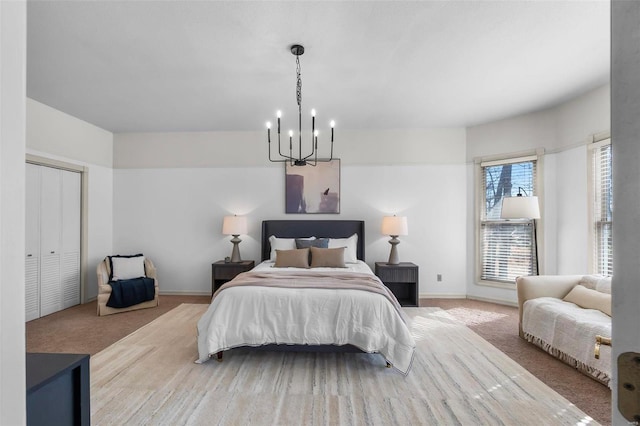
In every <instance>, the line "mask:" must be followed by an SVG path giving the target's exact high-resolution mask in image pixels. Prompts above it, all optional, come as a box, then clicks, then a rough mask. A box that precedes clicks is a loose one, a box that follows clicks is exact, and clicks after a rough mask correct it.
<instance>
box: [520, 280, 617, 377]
mask: <svg viewBox="0 0 640 426" xmlns="http://www.w3.org/2000/svg"><path fill="white" fill-rule="evenodd" d="M516 287H517V293H518V308H519V315H520V320H519V329H520V330H519V333H520V337H522V338H523V339H525V340H527V341H528V342H531V343H533V344H535V345H536V346H538V347H540V348H541V349H543V350H544V351H546V352H548V353H550V354H551V355H553V356H555V357H557V358H559V359H560V360H562V361H564V362H566V363H567V364H569V365H571V366H573V367H575V368H577V369H578V370H580V371H581V372H583V373H585V374H586V375H588V376H590V377H592V378H594V379H595V380H597V381H599V382H601V383H603V384H605V385H609V384H610V378H611V347H610V346H602V347H601V348H600V357H599V359H596V358H595V356H594V348H595V343H596V335H600V336H603V337H607V338H609V337H611V316H610V315H611V278H607V277H601V276H596V275H539V276H526V277H518V278H517V279H516ZM576 287H577V288H576ZM572 302H575V303H572Z"/></svg>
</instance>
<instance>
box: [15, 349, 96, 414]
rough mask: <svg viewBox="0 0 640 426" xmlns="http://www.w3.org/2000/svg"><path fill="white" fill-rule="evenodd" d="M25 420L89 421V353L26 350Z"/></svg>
mask: <svg viewBox="0 0 640 426" xmlns="http://www.w3.org/2000/svg"><path fill="white" fill-rule="evenodd" d="M26 375H27V424H28V425H51V424H56V425H70V426H71V425H87V426H88V425H90V424H91V410H90V402H91V400H90V395H89V383H90V382H89V355H79V354H54V353H51V354H45V353H28V354H27V359H26Z"/></svg>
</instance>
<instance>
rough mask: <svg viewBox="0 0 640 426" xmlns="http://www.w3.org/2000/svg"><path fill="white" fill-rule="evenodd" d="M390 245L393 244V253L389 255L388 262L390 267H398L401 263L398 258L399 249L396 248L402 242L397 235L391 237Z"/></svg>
mask: <svg viewBox="0 0 640 426" xmlns="http://www.w3.org/2000/svg"><path fill="white" fill-rule="evenodd" d="M389 244H391V252H390V253H389V261H388V262H387V263H388V264H389V265H397V264H398V263H400V257H399V256H398V249H397V248H396V246H397V245H398V244H400V240H399V239H398V236H397V235H391V239H390V240H389Z"/></svg>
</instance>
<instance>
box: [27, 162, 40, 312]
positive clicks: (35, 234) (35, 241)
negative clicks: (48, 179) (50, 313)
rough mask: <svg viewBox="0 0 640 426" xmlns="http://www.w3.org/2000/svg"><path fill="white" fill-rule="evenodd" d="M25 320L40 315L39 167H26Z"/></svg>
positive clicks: (31, 165)
mask: <svg viewBox="0 0 640 426" xmlns="http://www.w3.org/2000/svg"><path fill="white" fill-rule="evenodd" d="M26 170H27V176H26V194H25V198H26V220H25V231H26V235H25V254H26V258H25V300H26V304H25V321H31V320H32V319H36V318H39V317H40V167H38V166H35V165H33V164H27V167H26Z"/></svg>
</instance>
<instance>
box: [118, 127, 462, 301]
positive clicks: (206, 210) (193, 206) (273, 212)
mask: <svg viewBox="0 0 640 426" xmlns="http://www.w3.org/2000/svg"><path fill="white" fill-rule="evenodd" d="M374 133H375V132H372V133H371V134H370V135H368V134H366V133H365V132H351V136H350V137H345V139H348V141H352V140H355V139H360V140H363V141H364V140H368V141H369V146H368V147H367V148H366V155H365V157H367V158H368V160H367V162H368V163H369V164H367V165H362V164H354V162H355V163H358V161H363V159H362V158H360V160H356V159H352V160H353V162H352V161H348V160H346V159H345V158H344V157H343V154H342V150H346V147H347V146H349V142H348V141H344V142H342V141H343V140H342V139H340V141H341V142H340V143H344V146H340V151H338V149H337V147H336V151H337V152H338V153H339V154H338V155H337V156H339V157H340V158H341V166H342V169H341V213H340V214H339V215H309V216H304V218H309V219H320V218H328V219H361V220H365V221H366V241H367V246H366V260H367V262H368V263H369V264H370V265H373V263H374V262H375V261H385V260H386V259H387V258H388V256H389V248H390V245H389V244H388V242H387V240H388V237H385V236H383V235H382V234H380V225H381V222H382V216H383V215H387V214H394V213H397V214H402V215H406V216H408V220H409V232H410V234H409V235H408V236H406V237H401V241H402V242H401V244H400V246H399V251H400V257H401V260H406V261H413V262H415V263H416V264H418V265H419V266H420V292H421V294H423V295H426V294H431V295H434V294H446V295H454V296H463V295H464V294H465V288H466V282H465V274H464V267H465V264H466V259H465V238H466V237H465V232H464V229H463V228H461V227H460V225H459V224H460V223H464V217H465V215H466V205H465V187H466V182H465V173H466V166H465V164H464V144H465V139H464V131H462V130H460V129H436V130H425V131H417V130H416V131H407V132H404V133H401V136H402V137H403V138H404V139H403V140H404V142H402V143H401V144H399V146H396V148H397V149H396V150H390V149H388V148H386V145H387V144H392V146H393V143H394V142H393V141H392V140H391V138H390V136H389V135H391V133H392V132H389V133H388V134H387V136H389V139H387V136H385V137H381V136H380V135H378V136H377V137H375V136H374ZM383 133H384V132H383ZM226 136H227V135H226V134H224V135H219V134H215V133H208V134H205V135H203V134H199V133H195V134H188V133H185V134H179V135H176V134H167V135H161V137H160V142H159V146H158V147H159V150H160V151H161V152H162V154H159V155H157V156H156V155H155V153H156V152H157V151H158V149H155V147H156V146H155V142H154V141H155V140H156V137H158V135H157V134H130V135H116V136H115V152H116V156H115V159H114V161H115V162H116V164H120V165H125V166H126V167H127V168H122V169H115V170H114V240H113V244H114V245H113V247H114V252H118V253H122V254H124V253H133V252H143V253H145V254H147V255H148V256H149V257H150V258H152V260H153V261H154V262H155V263H156V266H157V267H158V271H159V276H160V281H161V291H164V292H187V293H198V292H202V293H207V292H210V289H211V266H210V265H211V263H212V262H214V261H216V260H219V259H222V258H224V257H225V256H229V255H230V252H231V247H232V246H231V243H229V237H227V236H224V235H222V234H221V227H222V217H223V216H225V215H228V214H244V215H247V216H248V219H249V235H248V236H244V237H241V238H242V239H243V242H242V243H241V244H240V251H241V254H242V257H243V258H244V259H254V260H256V261H258V260H260V259H259V256H260V247H259V244H260V224H261V221H262V220H265V219H302V218H303V217H301V216H297V215H286V214H284V170H283V168H284V166H283V165H282V164H279V165H272V164H269V163H268V161H267V159H266V150H250V151H247V145H248V144H251V143H259V142H258V141H256V140H255V139H252V138H251V136H252V134H244V135H243V134H240V135H236V138H237V140H239V139H246V140H247V141H248V142H246V143H241V144H239V145H238V149H239V150H242V155H239V154H236V153H231V154H229V159H230V160H229V163H230V164H231V166H227V167H221V166H216V167H214V166H209V167H197V166H200V165H202V164H203V163H206V162H210V163H217V162H220V161H222V160H220V158H219V157H220V156H219V155H217V154H216V153H217V150H216V146H218V145H220V144H221V143H224V141H223V139H224V137H226ZM369 136H371V137H369ZM167 140H171V141H172V143H169V142H167ZM207 140H208V142H207ZM234 140H236V139H234ZM409 140H412V141H413V143H408V141H409ZM374 141H375V143H374ZM123 145H124V146H123ZM405 145H406V149H404V148H403V147H404V146H405ZM232 146H233V145H227V146H225V148H224V149H223V150H222V152H225V153H227V152H228V151H229V150H231V149H232V148H231V147H232ZM409 146H413V148H409ZM401 148H402V149H401ZM391 151H392V152H391ZM125 152H126V154H125ZM178 152H179V154H178ZM204 152H208V155H209V157H210V158H209V159H204V160H201V157H202V156H203V153H204ZM409 154H410V155H409ZM133 155H137V157H132V156H133ZM345 155H346V154H345ZM351 155H355V152H352V154H351ZM172 156H174V160H173V163H174V164H176V166H175V167H173V168H169V167H158V166H160V165H162V166H167V165H168V164H170V163H171V161H172V160H171V158H172ZM234 161H236V162H239V163H241V164H240V165H239V166H236V164H234ZM137 162H139V163H140V164H141V166H140V167H137V168H133V165H135V164H136V163H137ZM253 162H259V163H261V166H251V165H247V164H246V163H249V164H252V163H253ZM190 163H193V164H194V165H192V166H189V167H186V166H187V165H189V164H190ZM390 163H394V165H389V164H390ZM385 164H387V165H385ZM150 165H155V166H156V167H155V168H148V166H150ZM438 273H439V274H442V275H443V281H442V282H440V283H437V282H436V274H438Z"/></svg>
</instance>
